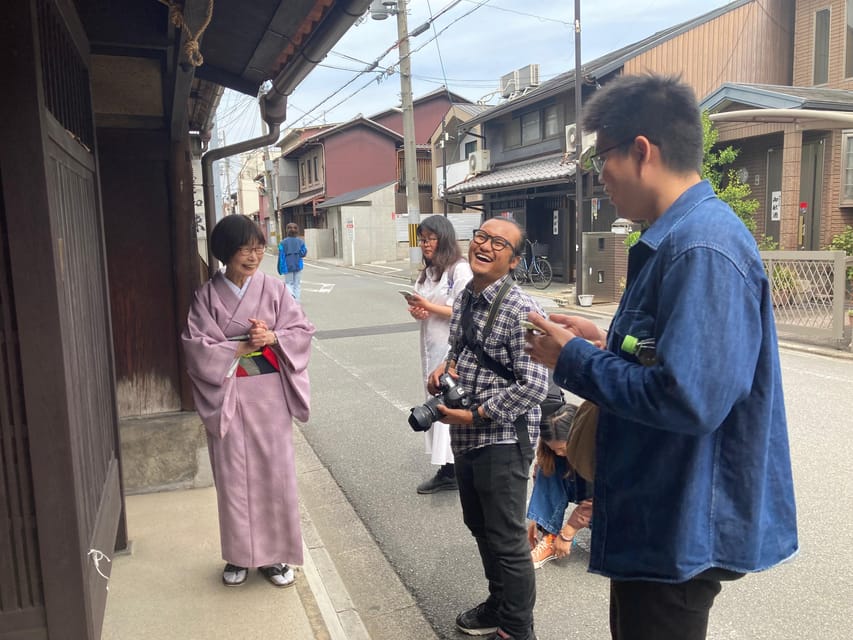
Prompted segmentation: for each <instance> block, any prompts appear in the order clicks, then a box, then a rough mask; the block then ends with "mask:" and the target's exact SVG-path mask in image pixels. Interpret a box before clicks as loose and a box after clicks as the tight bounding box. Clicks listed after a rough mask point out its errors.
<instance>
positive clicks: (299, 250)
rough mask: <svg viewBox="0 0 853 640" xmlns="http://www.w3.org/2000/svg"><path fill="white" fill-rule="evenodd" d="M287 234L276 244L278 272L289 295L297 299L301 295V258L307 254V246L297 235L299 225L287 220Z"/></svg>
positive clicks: (302, 265) (302, 266)
mask: <svg viewBox="0 0 853 640" xmlns="http://www.w3.org/2000/svg"><path fill="white" fill-rule="evenodd" d="M285 233H286V234H287V236H286V237H285V238H284V239H283V240H282V241H281V242H280V243H279V245H278V273H279V275H282V276H284V282H285V284H286V285H287V288H288V289H289V290H290V293H291V295H292V296H293V297H294V298H295V299H296V300H297V301H298V300H299V296H300V295H302V269H303V268H304V266H305V265H304V264H303V262H302V258H304V257H305V256H306V255H307V254H308V248H307V247H306V246H305V243H304V242H303V241H302V238H300V237H299V227H297V226H296V223H295V222H288V223H287V226H286V227H285Z"/></svg>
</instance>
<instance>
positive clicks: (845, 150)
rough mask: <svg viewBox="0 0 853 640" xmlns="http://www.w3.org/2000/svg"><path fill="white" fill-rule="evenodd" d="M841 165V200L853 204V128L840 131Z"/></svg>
mask: <svg viewBox="0 0 853 640" xmlns="http://www.w3.org/2000/svg"><path fill="white" fill-rule="evenodd" d="M841 166H842V170H843V172H844V184H843V185H842V188H841V202H842V204H845V205H848V206H853V129H848V130H847V131H844V132H842V143H841Z"/></svg>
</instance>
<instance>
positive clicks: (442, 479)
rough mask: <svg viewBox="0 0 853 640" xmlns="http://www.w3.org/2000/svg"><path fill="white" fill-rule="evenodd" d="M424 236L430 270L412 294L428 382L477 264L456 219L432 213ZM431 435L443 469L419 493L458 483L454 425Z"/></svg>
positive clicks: (438, 425) (429, 448) (437, 426)
mask: <svg viewBox="0 0 853 640" xmlns="http://www.w3.org/2000/svg"><path fill="white" fill-rule="evenodd" d="M418 242H419V243H420V246H421V253H422V255H423V261H424V270H423V271H422V272H421V275H420V277H419V278H418V280H417V282H416V283H415V294H414V295H413V296H411V297H409V298H408V301H409V313H410V314H411V315H412V317H413V318H415V319H416V320H418V321H420V325H421V327H420V328H421V367H422V373H423V380H424V388H426V379H427V377H428V376H429V374H430V373H431V372H432V371H433V370H435V368H436V367H438V366H439V364H441V362H442V361H443V360H444V358H445V356H446V355H447V348H448V344H447V340H448V335H449V333H450V313H451V311H452V308H453V300H454V299H455V298H456V296H457V295H459V294H460V293H461V292H462V290H463V289H464V288H465V285H466V284H468V281H469V280H471V278H472V277H473V276H472V273H471V267H470V266H468V262H467V261H466V260H465V258H464V257H463V256H462V252H461V251H460V249H459V245H458V244H457V243H456V232H455V231H454V230H453V225H452V224H450V221H449V220H448V219H447V218H445V217H444V216H439V215H436V216H429V217H428V218H424V219H423V220H421V223H420V225H419V226H418ZM424 436H425V438H426V453H427V454H428V455H429V456H430V458H431V461H432V464H434V465H437V466H438V471H437V472H436V474H435V475H434V476H433V477H431V478H430V479H428V480H426V481H424V482H422V483H421V484H419V485H418V493H421V494H424V493H435V492H436V491H446V490H452V489H456V473H455V470H454V467H453V452H452V451H451V449H450V427H449V426H448V425H447V424H445V423H444V422H433V424H432V427H431V428H430V429H429V431H426V432H425V433H424Z"/></svg>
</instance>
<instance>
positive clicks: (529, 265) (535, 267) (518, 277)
mask: <svg viewBox="0 0 853 640" xmlns="http://www.w3.org/2000/svg"><path fill="white" fill-rule="evenodd" d="M525 242H526V244H527V246H526V247H525V248H524V253H522V254H521V260H520V261H519V263H518V266H517V267H516V268H515V269H514V270H513V272H512V277H513V279H514V280H515V281H516V282H517V283H518V284H528V283H529V284H532V285H533V286H534V288H536V289H545V288H547V286H548V285H549V284H551V279H552V278H553V277H554V271H553V269H551V263H550V262H548V245H546V244H539V243H538V242H531V241H530V240H526V241H525ZM528 253H529V254H530V258H528V257H527V255H528Z"/></svg>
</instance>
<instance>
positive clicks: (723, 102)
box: [699, 82, 853, 111]
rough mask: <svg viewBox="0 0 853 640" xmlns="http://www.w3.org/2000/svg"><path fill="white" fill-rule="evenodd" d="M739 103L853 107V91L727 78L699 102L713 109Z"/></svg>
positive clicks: (773, 106) (771, 106) (768, 106)
mask: <svg viewBox="0 0 853 640" xmlns="http://www.w3.org/2000/svg"><path fill="white" fill-rule="evenodd" d="M738 105H744V106H747V107H756V108H760V109H833V110H836V111H853V91H847V90H845V89H828V88H825V87H789V86H785V85H773V84H746V83H742V82H726V83H724V84H722V85H720V87H719V88H718V89H717V90H716V91H714V92H713V93H711V94H709V95H708V96H706V97H705V99H704V100H703V101H702V103H701V104H700V105H699V106H700V107H701V108H702V109H709V110H712V111H720V110H730V109H732V108H737V106H738Z"/></svg>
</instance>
